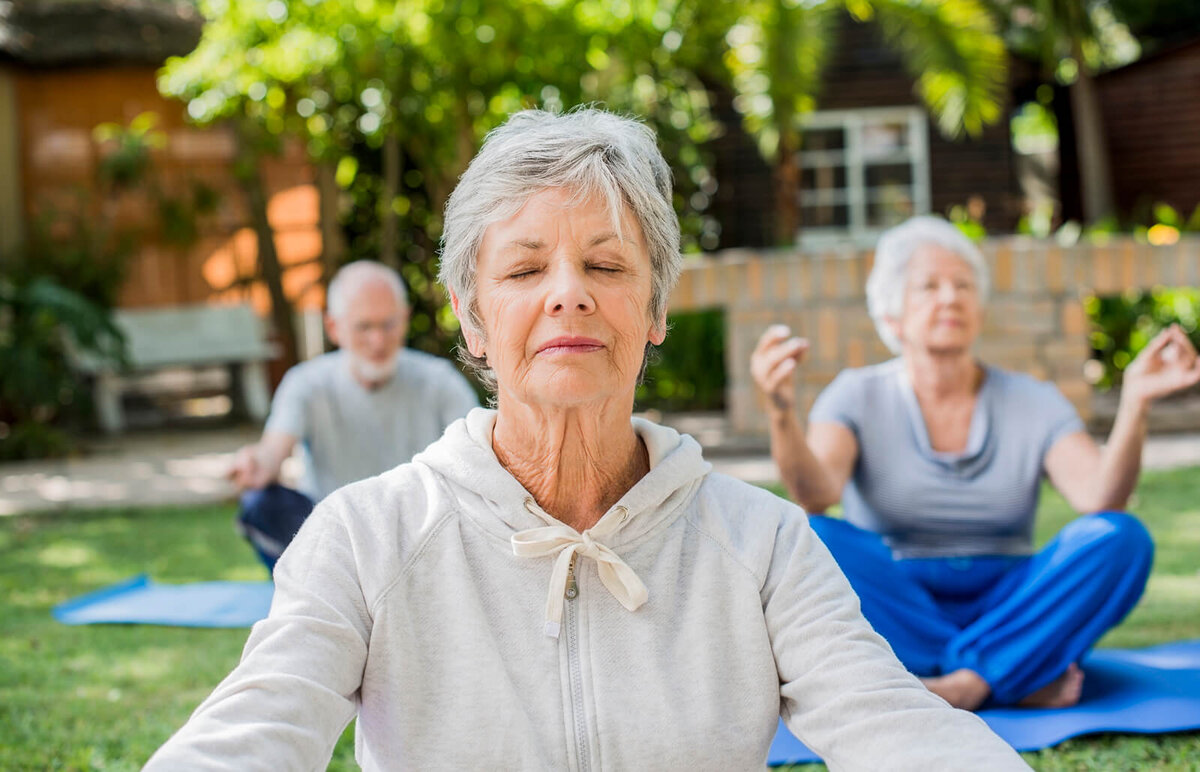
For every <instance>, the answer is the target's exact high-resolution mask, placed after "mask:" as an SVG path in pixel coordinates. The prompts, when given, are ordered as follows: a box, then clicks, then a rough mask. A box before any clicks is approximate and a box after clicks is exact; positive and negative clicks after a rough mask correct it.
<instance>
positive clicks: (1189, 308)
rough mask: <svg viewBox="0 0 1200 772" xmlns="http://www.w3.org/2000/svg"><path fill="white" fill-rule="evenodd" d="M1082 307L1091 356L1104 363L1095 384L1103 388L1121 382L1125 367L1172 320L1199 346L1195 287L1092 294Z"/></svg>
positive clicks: (1198, 298)
mask: <svg viewBox="0 0 1200 772" xmlns="http://www.w3.org/2000/svg"><path fill="white" fill-rule="evenodd" d="M1083 307H1084V310H1085V311H1086V312H1087V315H1088V319H1089V320H1090V321H1091V324H1092V332H1091V334H1090V336H1089V342H1090V343H1091V346H1092V356H1093V358H1094V359H1095V360H1097V361H1099V362H1100V363H1101V365H1103V368H1102V369H1101V370H1099V371H1098V372H1097V373H1096V376H1097V377H1096V385H1097V386H1098V387H1099V388H1100V389H1102V390H1108V389H1110V388H1112V387H1113V386H1117V385H1120V383H1121V373H1122V371H1123V370H1124V369H1125V367H1126V366H1127V365H1128V364H1129V363H1130V362H1132V361H1133V358H1134V357H1135V356H1137V354H1138V352H1139V351H1141V350H1142V349H1143V348H1145V346H1146V344H1147V343H1149V342H1150V340H1151V339H1152V338H1153V337H1154V336H1155V335H1157V334H1158V333H1159V332H1160V331H1162V330H1164V329H1166V328H1167V327H1170V326H1171V325H1172V324H1178V325H1179V326H1180V327H1182V328H1183V331H1184V332H1185V333H1187V335H1188V337H1189V338H1191V340H1192V345H1195V346H1200V289H1197V288H1195V287H1174V288H1163V287H1158V288H1155V289H1153V290H1149V291H1146V290H1129V291H1127V292H1125V293H1123V294H1120V295H1091V296H1089V297H1087V298H1086V299H1085V300H1084V304H1083Z"/></svg>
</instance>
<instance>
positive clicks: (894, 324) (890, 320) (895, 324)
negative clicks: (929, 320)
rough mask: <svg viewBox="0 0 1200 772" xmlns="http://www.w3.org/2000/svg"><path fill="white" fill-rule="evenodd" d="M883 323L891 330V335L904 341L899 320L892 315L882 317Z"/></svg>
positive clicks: (902, 327) (902, 328)
mask: <svg viewBox="0 0 1200 772" xmlns="http://www.w3.org/2000/svg"><path fill="white" fill-rule="evenodd" d="M883 323H884V324H886V325H887V326H888V329H889V330H891V331H892V335H895V336H896V340H898V341H900V342H902V343H903V342H904V326H903V325H902V324H900V320H899V319H897V318H896V317H894V316H885V317H883Z"/></svg>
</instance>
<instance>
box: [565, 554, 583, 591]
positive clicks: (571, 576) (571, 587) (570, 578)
mask: <svg viewBox="0 0 1200 772" xmlns="http://www.w3.org/2000/svg"><path fill="white" fill-rule="evenodd" d="M578 557H579V554H578V553H576V554H574V555H572V556H571V565H569V566H567V590H566V592H564V593H563V597H565V598H566V599H567V600H575V598H577V597H579V585H578V584H576V583H575V560H576V559H577V558H578Z"/></svg>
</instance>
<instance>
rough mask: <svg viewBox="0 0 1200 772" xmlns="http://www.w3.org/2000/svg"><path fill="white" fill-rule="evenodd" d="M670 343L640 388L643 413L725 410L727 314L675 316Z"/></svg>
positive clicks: (670, 325)
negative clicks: (648, 410)
mask: <svg viewBox="0 0 1200 772" xmlns="http://www.w3.org/2000/svg"><path fill="white" fill-rule="evenodd" d="M667 324H668V329H669V332H668V333H667V339H666V340H665V341H664V342H663V344H662V346H660V347H659V348H658V351H657V352H656V354H655V356H653V357H652V359H651V361H650V364H649V365H648V366H647V367H646V378H645V381H644V382H643V383H642V384H641V385H640V386H638V390H637V405H638V408H639V409H647V408H653V409H656V410H662V411H681V410H721V409H723V408H724V407H725V315H724V314H723V313H722V312H721V311H694V312H686V313H678V314H672V315H670V316H669V317H668V319H667Z"/></svg>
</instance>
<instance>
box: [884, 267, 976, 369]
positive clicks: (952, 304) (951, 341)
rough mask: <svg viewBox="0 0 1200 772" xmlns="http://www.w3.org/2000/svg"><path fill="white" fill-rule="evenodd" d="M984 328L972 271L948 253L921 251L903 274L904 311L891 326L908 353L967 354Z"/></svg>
mask: <svg viewBox="0 0 1200 772" xmlns="http://www.w3.org/2000/svg"><path fill="white" fill-rule="evenodd" d="M982 327H983V305H982V303H981V301H980V298H979V286H978V284H977V283H976V280H975V272H974V271H972V270H971V266H970V265H969V264H968V263H967V261H965V260H963V259H962V258H961V257H959V256H958V255H956V254H955V253H954V252H951V251H950V250H948V249H946V248H945V247H940V246H937V245H933V244H931V245H927V246H923V247H921V248H919V249H918V250H917V251H916V252H915V253H914V254H913V256H912V259H910V260H909V262H908V268H907V269H906V271H905V286H904V310H903V311H902V312H901V315H900V319H899V321H898V322H893V329H895V330H896V334H897V337H899V338H900V341H901V343H902V344H903V346H904V347H905V349H908V348H910V347H915V348H917V349H922V350H927V351H933V352H939V353H952V352H955V351H960V350H961V351H965V350H967V349H969V348H970V347H971V344H972V343H974V342H975V338H976V337H978V335H979V331H980V329H981V328H982Z"/></svg>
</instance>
